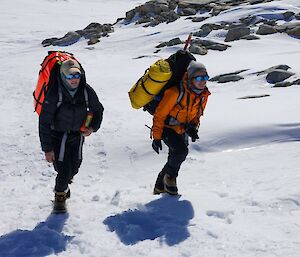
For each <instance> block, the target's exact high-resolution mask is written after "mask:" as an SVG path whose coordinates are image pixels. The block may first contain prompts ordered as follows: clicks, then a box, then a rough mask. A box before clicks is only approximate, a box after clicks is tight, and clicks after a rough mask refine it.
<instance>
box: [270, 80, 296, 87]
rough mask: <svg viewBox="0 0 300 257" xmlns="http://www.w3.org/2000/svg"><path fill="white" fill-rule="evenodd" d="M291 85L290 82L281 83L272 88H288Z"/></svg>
mask: <svg viewBox="0 0 300 257" xmlns="http://www.w3.org/2000/svg"><path fill="white" fill-rule="evenodd" d="M291 85H292V83H291V82H288V81H283V82H278V83H276V84H275V85H274V86H273V87H290V86H291Z"/></svg>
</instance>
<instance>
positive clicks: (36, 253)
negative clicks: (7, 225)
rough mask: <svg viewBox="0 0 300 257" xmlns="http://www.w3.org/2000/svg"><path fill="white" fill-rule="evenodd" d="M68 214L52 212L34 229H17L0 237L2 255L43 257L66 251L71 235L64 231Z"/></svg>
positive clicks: (8, 256) (0, 252)
mask: <svg viewBox="0 0 300 257" xmlns="http://www.w3.org/2000/svg"><path fill="white" fill-rule="evenodd" d="M67 219H68V214H59V215H54V214H50V215H49V216H48V218H47V220H46V221H44V222H40V223H39V224H38V225H37V226H36V227H35V228H34V229H33V230H31V231H30V230H20V229H18V230H16V231H13V232H11V233H9V234H6V235H3V236H1V237H0V256H6V257H20V256H22V257H43V256H47V255H50V254H53V253H55V254H57V253H60V252H62V251H65V249H66V246H67V243H68V242H69V241H70V240H71V239H72V237H71V236H67V235H64V234H63V233H62V230H63V227H64V224H65V222H66V220H67Z"/></svg>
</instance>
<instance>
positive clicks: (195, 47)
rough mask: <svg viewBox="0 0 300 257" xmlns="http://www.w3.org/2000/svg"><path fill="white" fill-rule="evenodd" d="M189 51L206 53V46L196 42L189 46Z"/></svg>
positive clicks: (200, 53)
mask: <svg viewBox="0 0 300 257" xmlns="http://www.w3.org/2000/svg"><path fill="white" fill-rule="evenodd" d="M189 51H190V52H191V53H192V54H199V55H206V54H207V52H208V51H207V48H205V47H203V46H199V45H196V44H193V45H191V46H190V47H189Z"/></svg>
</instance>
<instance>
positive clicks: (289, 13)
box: [282, 11, 295, 21]
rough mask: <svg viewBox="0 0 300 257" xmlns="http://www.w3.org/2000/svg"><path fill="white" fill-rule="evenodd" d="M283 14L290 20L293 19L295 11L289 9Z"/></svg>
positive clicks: (285, 18)
mask: <svg viewBox="0 0 300 257" xmlns="http://www.w3.org/2000/svg"><path fill="white" fill-rule="evenodd" d="M282 15H283V18H284V20H285V21H290V20H292V17H293V16H294V15H295V13H294V12H290V11H287V12H285V13H283V14H282Z"/></svg>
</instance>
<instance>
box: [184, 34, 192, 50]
mask: <svg viewBox="0 0 300 257" xmlns="http://www.w3.org/2000/svg"><path fill="white" fill-rule="evenodd" d="M192 36H193V33H190V34H189V36H188V38H187V40H186V41H185V45H184V48H183V51H186V49H187V48H188V46H189V44H190V43H191V39H192Z"/></svg>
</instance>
